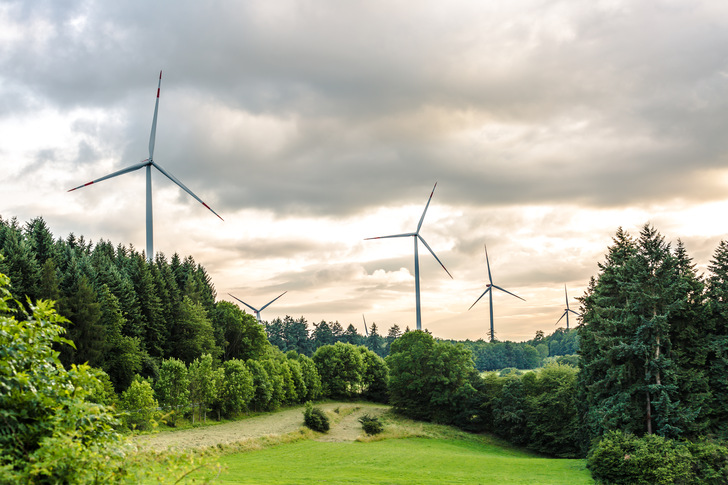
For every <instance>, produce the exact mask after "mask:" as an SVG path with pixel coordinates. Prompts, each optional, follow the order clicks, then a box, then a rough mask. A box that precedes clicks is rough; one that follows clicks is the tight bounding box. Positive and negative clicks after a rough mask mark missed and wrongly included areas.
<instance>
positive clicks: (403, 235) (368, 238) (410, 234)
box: [364, 232, 417, 241]
mask: <svg viewBox="0 0 728 485" xmlns="http://www.w3.org/2000/svg"><path fill="white" fill-rule="evenodd" d="M416 235H417V233H415V232H408V233H407V234H393V235H391V236H378V237H367V238H364V240H365V241H369V240H370V239H389V238H391V237H410V236H416Z"/></svg>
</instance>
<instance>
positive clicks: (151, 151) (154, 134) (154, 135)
mask: <svg viewBox="0 0 728 485" xmlns="http://www.w3.org/2000/svg"><path fill="white" fill-rule="evenodd" d="M161 89H162V71H159V84H157V101H156V103H155V104H154V118H152V132H151V133H150V134H149V160H154V140H155V139H156V138H157V112H158V111H159V91H160V90H161Z"/></svg>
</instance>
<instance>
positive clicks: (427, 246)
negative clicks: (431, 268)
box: [417, 234, 454, 279]
mask: <svg viewBox="0 0 728 485" xmlns="http://www.w3.org/2000/svg"><path fill="white" fill-rule="evenodd" d="M417 238H418V239H419V240H420V241H422V244H424V245H425V247H426V248H427V249H428V250H429V251H430V254H432V256H433V257H434V258H435V259H436V260H437V262H438V263H440V266H442V269H444V270H445V273H447V274H448V276H449V277H450V278H451V279H454V278H453V277H452V275H451V274H450V272H449V271H448V270H447V268H446V267H445V265H444V264H442V261H440V258H438V257H437V255H436V254H435V251H433V250H432V248H431V247H430V245H429V244H427V241H425V239H424V238H423V237H422V236H420V235H419V234H417Z"/></svg>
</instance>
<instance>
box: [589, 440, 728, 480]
mask: <svg viewBox="0 0 728 485" xmlns="http://www.w3.org/2000/svg"><path fill="white" fill-rule="evenodd" d="M587 467H588V468H589V470H590V471H591V473H592V476H593V477H594V478H595V479H596V480H597V481H599V482H600V483H607V484H609V483H615V484H617V483H629V484H645V485H647V484H649V485H654V484H673V483H678V484H683V483H684V484H693V483H704V484H716V485H717V484H724V483H728V447H726V446H721V445H716V444H713V443H708V442H695V443H692V442H680V441H675V440H670V439H666V438H662V437H660V436H656V435H647V436H643V437H641V438H638V437H636V436H634V435H632V434H629V433H622V432H619V431H612V432H610V433H607V434H606V435H604V438H602V440H601V441H600V442H599V443H597V444H596V445H595V446H594V447H593V448H592V449H591V450H590V451H589V455H588V456H587Z"/></svg>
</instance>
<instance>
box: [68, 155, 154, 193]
mask: <svg viewBox="0 0 728 485" xmlns="http://www.w3.org/2000/svg"><path fill="white" fill-rule="evenodd" d="M150 163H151V162H150V161H149V160H143V161H141V162H139V163H137V164H135V165H132V166H131V167H126V168H122V169H121V170H117V171H116V172H114V173H110V174H109V175H104V176H103V177H101V178H97V179H96V180H92V181H91V182H88V183H86V184H83V185H79V186H78V187H74V188H72V189H71V190H69V192H73V191H74V190H76V189H81V188H83V187H87V186H89V185H91V184H95V183H97V182H101V181H102V180H106V179H110V178H113V177H116V176H118V175H124V174H125V173H129V172H133V171H134V170H139V169H140V168H143V167H146V166H147V165H149V164H150Z"/></svg>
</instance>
